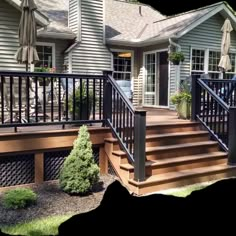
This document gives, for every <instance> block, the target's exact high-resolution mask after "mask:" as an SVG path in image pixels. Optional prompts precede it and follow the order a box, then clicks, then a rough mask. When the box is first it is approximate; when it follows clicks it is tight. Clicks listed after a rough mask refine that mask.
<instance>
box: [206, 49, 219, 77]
mask: <svg viewBox="0 0 236 236" xmlns="http://www.w3.org/2000/svg"><path fill="white" fill-rule="evenodd" d="M220 57H221V53H220V52H217V51H209V59H208V73H209V75H210V77H211V78H213V79H218V78H219V75H220V71H219V67H218V65H219V62H220Z"/></svg>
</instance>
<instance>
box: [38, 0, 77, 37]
mask: <svg viewBox="0 0 236 236" xmlns="http://www.w3.org/2000/svg"><path fill="white" fill-rule="evenodd" d="M34 1H35V3H36V5H37V7H38V10H39V11H40V12H42V13H43V14H45V15H46V16H47V17H48V18H49V19H50V23H49V25H48V26H47V27H46V28H45V29H43V30H42V29H41V30H39V32H38V35H39V36H45V37H46V36H47V33H48V34H51V35H52V34H53V33H56V34H64V35H65V34H66V35H67V37H68V38H75V37H76V35H75V34H74V33H73V32H72V30H71V29H70V28H69V27H68V4H69V0H60V1H58V0H47V1H46V0H34Z"/></svg>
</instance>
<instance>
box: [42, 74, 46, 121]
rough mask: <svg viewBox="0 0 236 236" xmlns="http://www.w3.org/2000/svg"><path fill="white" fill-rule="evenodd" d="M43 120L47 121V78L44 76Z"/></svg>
mask: <svg viewBox="0 0 236 236" xmlns="http://www.w3.org/2000/svg"><path fill="white" fill-rule="evenodd" d="M43 121H44V122H46V78H45V77H43Z"/></svg>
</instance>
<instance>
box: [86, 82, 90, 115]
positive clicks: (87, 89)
mask: <svg viewBox="0 0 236 236" xmlns="http://www.w3.org/2000/svg"><path fill="white" fill-rule="evenodd" d="M86 100H87V101H86V102H87V104H86V105H87V106H86V108H87V111H86V112H87V117H88V118H89V106H90V104H89V103H90V102H89V79H88V78H87V79H86Z"/></svg>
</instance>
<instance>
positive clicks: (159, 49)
mask: <svg viewBox="0 0 236 236" xmlns="http://www.w3.org/2000/svg"><path fill="white" fill-rule="evenodd" d="M20 2H21V1H20V0H2V1H1V2H0V11H1V23H2V24H1V26H0V34H1V37H0V49H1V50H0V70H24V68H25V67H24V65H19V64H17V63H16V62H15V60H14V54H15V52H16V50H17V48H18V39H17V30H18V24H19V19H20ZM35 2H36V4H37V6H38V10H37V11H36V20H37V24H38V39H37V45H38V46H37V49H38V53H39V57H40V61H39V62H38V63H37V64H36V65H35V66H49V67H56V70H57V72H65V71H67V72H69V73H82V74H101V73H102V71H104V70H112V71H113V77H114V78H115V79H116V80H130V81H131V84H132V86H131V87H132V88H131V89H132V91H133V100H132V101H133V104H134V105H135V106H147V107H161V108H170V109H173V108H174V106H173V105H172V104H171V103H170V96H171V95H173V94H174V93H175V92H176V91H177V90H178V87H179V82H180V80H182V79H185V78H186V77H188V76H189V75H192V74H202V73H207V74H209V75H210V76H211V77H213V78H219V76H220V72H219V70H218V66H217V65H218V62H219V60H220V56H221V53H220V49H221V39H222V32H221V27H222V25H223V23H224V20H225V19H226V18H229V19H230V21H231V24H232V26H233V28H234V29H236V18H235V15H234V13H233V11H232V10H231V8H230V6H228V5H227V4H226V3H225V2H219V3H216V4H213V5H210V6H206V7H203V8H200V9H195V10H192V11H189V12H185V13H181V14H178V15H174V16H164V15H162V14H161V13H160V12H158V11H157V10H155V9H153V8H152V7H151V6H148V5H145V4H141V3H127V2H124V1H121V0H70V1H69V2H68V1H66V0H64V1H56V0H51V1H49V2H48V1H43V0H35ZM58 2H60V3H58ZM172 49H174V50H180V51H182V52H183V53H184V56H185V60H184V62H182V63H181V64H180V65H179V66H175V65H173V64H172V63H170V62H169V61H168V51H169V50H172ZM235 57H236V33H235V31H233V32H231V49H230V58H231V62H232V70H231V71H230V72H228V74H229V76H232V75H233V74H234V73H235V68H236V66H235V62H236V58H235Z"/></svg>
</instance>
